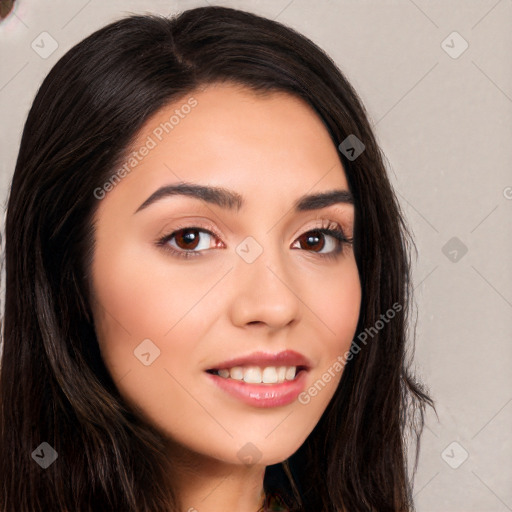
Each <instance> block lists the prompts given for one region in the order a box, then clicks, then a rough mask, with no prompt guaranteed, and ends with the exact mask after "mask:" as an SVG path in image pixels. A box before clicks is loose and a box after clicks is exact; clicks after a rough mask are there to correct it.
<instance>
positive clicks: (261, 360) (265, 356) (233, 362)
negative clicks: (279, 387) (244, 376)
mask: <svg viewBox="0 0 512 512" xmlns="http://www.w3.org/2000/svg"><path fill="white" fill-rule="evenodd" d="M235 366H260V367H262V368H265V367H267V366H300V367H302V368H303V369H305V370H309V369H310V368H311V366H312V364H311V362H310V361H309V359H308V358H307V357H305V356H304V355H302V354H299V353H298V352H295V351H294V350H284V351H282V352H279V353H277V354H271V353H269V352H253V353H252V354H249V355H247V356H242V357H237V358H235V359H230V360H229V361H223V362H221V363H218V364H216V365H215V366H212V367H211V368H208V369H209V370H222V369H228V368H234V367H235ZM292 382H293V381H292Z"/></svg>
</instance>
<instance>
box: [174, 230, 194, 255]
mask: <svg viewBox="0 0 512 512" xmlns="http://www.w3.org/2000/svg"><path fill="white" fill-rule="evenodd" d="M197 233H198V230H197V229H182V230H180V231H178V234H177V235H176V244H177V245H178V247H180V249H188V250H190V249H195V248H196V247H197V244H198V242H199V236H198V234H197ZM181 244H183V245H185V247H182V246H181ZM191 244H192V246H191Z"/></svg>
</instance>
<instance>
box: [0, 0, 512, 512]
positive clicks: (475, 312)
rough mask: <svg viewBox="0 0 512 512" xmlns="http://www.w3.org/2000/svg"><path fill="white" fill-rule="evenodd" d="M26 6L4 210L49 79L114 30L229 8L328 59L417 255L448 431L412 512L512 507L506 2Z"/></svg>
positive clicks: (7, 32)
mask: <svg viewBox="0 0 512 512" xmlns="http://www.w3.org/2000/svg"><path fill="white" fill-rule="evenodd" d="M17 3H18V6H17V7H16V9H15V11H14V13H13V14H11V15H10V16H9V17H8V18H7V19H6V20H4V21H3V22H1V23H0V113H1V118H2V122H1V125H0V154H1V159H0V165H1V167H0V201H2V202H1V203H0V204H2V205H4V204H5V199H6V198H7V194H8V189H9V184H10V180H11V178H12V173H13V171H14V166H15V162H16V157H17V153H18V148H19V143H20V139H21V132H22V129H23V125H24V122H25V119H26V116H27V114H28V110H29V108H30V105H31V103H32V101H33V99H34V96H35V94H36V91H37V89H38V87H39V86H40V84H41V82H42V80H43V78H44V77H45V75H46V74H47V73H48V72H49V70H50V68H51V67H52V66H53V65H54V64H55V63H56V62H57V60H58V59H59V58H60V57H61V56H62V55H63V54H64V53H65V52H66V51H67V50H68V49H69V48H71V47H72V46H74V45H75V44H76V43H78V42H79V41H81V40H82V39H84V38H85V37H86V36H88V35H89V34H91V33H92V32H94V31H95V30H97V29H98V28H100V27H102V26H104V25H106V24H107V23H109V22H111V21H114V20H116V19H119V18H120V17H123V16H126V15H128V14H132V13H158V14H163V15H169V14H173V13H176V12H178V11H183V10H185V9H188V8H191V7H198V6H206V5H223V6H226V7H234V8H239V9H243V10H248V11H252V12H255V13H257V14H260V15H263V16H266V17H269V18H272V19H276V20H277V21H280V22H282V23H284V24H286V25H289V26H291V27H293V28H295V29H297V30H298V31H299V32H301V33H303V34H304V35H306V36H308V37H309V38H310V39H312V40H313V41H314V42H316V43H317V44H318V45H319V46H320V47H322V48H323V49H325V50H326V52H327V53H328V54H329V55H330V56H331V57H332V58H333V59H334V60H335V62H336V63H337V64H338V66H339V67H340V68H341V69H342V71H343V72H344V73H345V74H346V76H347V78H348V79H349V80H350V81H351V83H352V84H353V85H354V87H355V88H356V90H357V91H358V93H359V94H360V96H361V98H362V100H363V102H364V104H365V105H366V107H367V110H368V113H369V116H370V118H371V120H372V121H373V125H374V129H375V132H376V135H377V138H378V140H379V142H380V144H381V147H382V149H383V151H384V153H385V155H386V157H387V160H388V166H389V173H390V178H391V180H392V183H393V185H394V186H395V190H396V191H397V194H398V197H399V200H400V202H401V205H402V207H403V210H404V213H405V215H406V217H407V220H408V223H409V225H410V227H411V229H412V231H413V234H414V238H415V242H416V246H417V250H418V257H417V259H416V261H415V263H414V268H413V278H414V288H415V295H416V306H417V310H418V313H417V329H416V357H415V365H416V369H417V374H418V375H419V376H420V377H421V379H422V380H423V381H424V382H425V383H426V384H427V386H428V389H429V391H430V393H431V394H432V396H433V398H434V400H435V402H436V406H437V410H438V415H439V419H437V418H436V417H435V415H433V414H429V415H428V421H427V428H426V429H425V433H424V435H423V441H422V448H421V453H420V463H419V469H418V473H417V477H416V480H415V488H414V489H415V490H414V492H415V503H416V507H417V510H418V511H419V512H438V511H439V512H441V511H443V512H447V511H450V512H462V511H463V512H470V511H471V512H484V511H485V512H490V511H493V512H494V511H496V512H500V511H507V510H512V485H511V483H512V462H511V461H512V440H511V435H510V434H511V432H512V371H511V366H512V343H511V341H512V286H511V284H512V265H511V264H510V262H511V252H512V238H511V234H512V151H511V146H512V66H511V64H512V60H511V56H512V30H511V27H512V0H456V1H446V0H435V1H434V0H432V1H428V0H381V1H379V0H318V1H307V0H274V1H272V0H258V1H248V0H239V1H236V0H226V1H219V2H214V1H206V0H205V1H200V0H197V1H186V0H179V1H178V0H167V1H164V0H109V1H101V0H52V2H36V1H35V0H19V2H17ZM4 210H5V207H4V208H3V210H2V214H3V212H4ZM383 243H384V244H385V240H384V241H383ZM384 250H385V247H384ZM2 282H3V281H2ZM3 303H4V290H3V289H2V305H3Z"/></svg>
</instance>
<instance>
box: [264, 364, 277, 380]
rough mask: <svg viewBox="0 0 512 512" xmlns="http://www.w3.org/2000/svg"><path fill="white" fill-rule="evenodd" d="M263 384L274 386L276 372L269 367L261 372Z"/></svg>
mask: <svg viewBox="0 0 512 512" xmlns="http://www.w3.org/2000/svg"><path fill="white" fill-rule="evenodd" d="M262 380H263V384H275V383H276V382H277V370H276V369H275V368H274V367H272V366H269V367H268V368H265V369H264V370H263V375H262Z"/></svg>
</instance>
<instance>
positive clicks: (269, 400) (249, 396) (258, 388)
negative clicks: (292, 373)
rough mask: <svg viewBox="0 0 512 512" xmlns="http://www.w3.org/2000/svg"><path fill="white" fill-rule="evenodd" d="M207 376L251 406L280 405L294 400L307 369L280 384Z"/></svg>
mask: <svg viewBox="0 0 512 512" xmlns="http://www.w3.org/2000/svg"><path fill="white" fill-rule="evenodd" d="M207 375H208V377H210V378H211V379H212V381H213V382H214V383H215V384H216V385H217V386H219V388H221V389H222V390H224V391H225V392H226V393H228V394H230V395H231V396H234V397H235V398H238V399H239V400H241V401H242V402H244V403H246V404H247V405H251V406H253V407H282V406H284V405H288V404H291V403H292V402H294V401H295V400H296V399H297V397H298V396H299V395H300V393H301V392H302V391H304V388H305V385H306V376H307V371H305V370H302V371H301V372H300V373H299V374H298V375H297V377H296V378H295V379H294V380H290V381H286V382H282V383H280V384H248V383H247V382H244V381H241V380H235V379H231V378H227V379H226V378H224V377H219V376H218V375H213V374H211V373H207Z"/></svg>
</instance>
